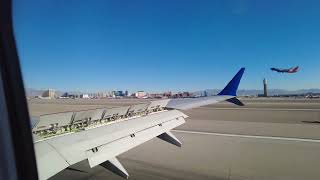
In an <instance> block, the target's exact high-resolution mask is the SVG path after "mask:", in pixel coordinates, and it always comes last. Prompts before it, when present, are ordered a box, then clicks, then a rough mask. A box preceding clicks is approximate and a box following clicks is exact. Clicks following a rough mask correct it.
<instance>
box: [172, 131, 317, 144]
mask: <svg viewBox="0 0 320 180" xmlns="http://www.w3.org/2000/svg"><path fill="white" fill-rule="evenodd" d="M171 131H173V132H180V133H188V134H201V135H212V136H224V137H240V138H254V139H270V140H282V141H296V142H314V143H320V139H305V138H289V137H276V136H257V135H243V134H227V133H211V132H201V131H184V130H171Z"/></svg>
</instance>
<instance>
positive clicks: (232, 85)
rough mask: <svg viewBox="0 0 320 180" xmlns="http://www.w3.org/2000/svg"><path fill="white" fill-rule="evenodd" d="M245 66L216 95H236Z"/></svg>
mask: <svg viewBox="0 0 320 180" xmlns="http://www.w3.org/2000/svg"><path fill="white" fill-rule="evenodd" d="M244 70H245V68H241V69H240V70H239V71H238V73H237V74H236V75H235V76H234V77H233V78H232V79H231V81H230V82H229V83H228V84H227V86H226V87H225V88H224V89H223V90H222V91H221V92H220V93H219V94H218V95H229V96H237V90H238V87H239V83H240V80H241V77H242V75H243V73H244Z"/></svg>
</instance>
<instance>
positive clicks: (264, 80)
mask: <svg viewBox="0 0 320 180" xmlns="http://www.w3.org/2000/svg"><path fill="white" fill-rule="evenodd" d="M263 96H264V97H268V87H267V80H266V79H263Z"/></svg>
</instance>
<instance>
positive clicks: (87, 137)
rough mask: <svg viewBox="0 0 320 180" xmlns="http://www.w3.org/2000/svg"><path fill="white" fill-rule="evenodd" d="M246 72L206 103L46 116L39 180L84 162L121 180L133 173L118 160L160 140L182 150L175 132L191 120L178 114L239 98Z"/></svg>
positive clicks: (39, 138) (38, 149)
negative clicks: (239, 87)
mask: <svg viewBox="0 0 320 180" xmlns="http://www.w3.org/2000/svg"><path fill="white" fill-rule="evenodd" d="M243 73H244V68H242V69H240V71H239V72H238V73H237V74H236V75H235V76H234V78H233V79H232V80H231V81H230V82H229V83H228V85H227V86H226V87H225V88H224V89H223V90H222V91H221V92H220V93H219V94H218V95H217V96H212V97H203V98H185V99H164V100H159V101H152V102H150V103H146V104H137V105H132V106H127V107H117V108H102V109H91V110H86V111H78V112H64V113H56V114H47V115H42V116H40V118H39V120H38V121H37V122H36V123H35V124H34V126H33V129H32V131H33V136H34V146H35V153H36V160H37V168H38V174H39V179H40V180H44V179H48V178H50V177H52V176H53V175H55V174H57V173H58V172H60V171H62V170H64V169H67V168H68V167H69V166H71V165H73V164H76V163H78V162H80V161H83V160H87V161H88V163H89V165H90V167H91V168H93V167H95V166H98V165H100V166H102V167H104V168H106V169H108V170H110V171H112V172H114V173H116V174H117V175H119V176H121V177H124V178H128V177H129V174H128V173H127V171H126V170H125V169H124V167H123V166H122V165H121V163H120V162H119V161H118V160H117V158H116V157H117V156H118V155H120V154H122V153H124V152H126V151H128V150H130V149H132V148H134V147H136V146H138V145H140V144H142V143H144V142H146V141H148V140H150V139H152V138H154V137H158V138H160V139H162V140H164V141H166V142H169V143H171V144H173V145H176V146H178V147H181V145H182V143H181V142H180V141H179V140H178V139H177V138H176V137H175V136H174V135H173V134H172V133H171V132H170V130H171V129H173V128H175V127H177V126H180V125H181V124H183V123H185V118H187V117H188V116H187V115H185V114H184V113H182V112H180V111H179V110H178V109H190V108H195V107H199V106H204V105H208V104H212V103H217V102H220V101H224V100H227V101H229V102H232V103H235V104H237V105H243V104H242V103H241V102H240V101H239V100H238V99H237V98H236V91H237V89H238V85H239V83H240V79H241V77H242V74H243Z"/></svg>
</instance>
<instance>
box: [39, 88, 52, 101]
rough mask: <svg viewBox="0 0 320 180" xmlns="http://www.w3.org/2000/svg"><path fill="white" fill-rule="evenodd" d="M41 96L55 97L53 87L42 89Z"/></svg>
mask: <svg viewBox="0 0 320 180" xmlns="http://www.w3.org/2000/svg"><path fill="white" fill-rule="evenodd" d="M42 97H45V98H50V99H54V98H55V92H54V90H53V89H48V90H46V91H44V92H43V93H42Z"/></svg>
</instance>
